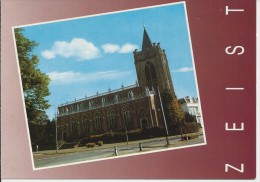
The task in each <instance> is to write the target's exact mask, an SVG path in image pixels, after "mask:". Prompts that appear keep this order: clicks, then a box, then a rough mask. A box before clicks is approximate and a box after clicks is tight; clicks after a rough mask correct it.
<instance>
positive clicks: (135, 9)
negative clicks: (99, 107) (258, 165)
mask: <svg viewBox="0 0 260 182" xmlns="http://www.w3.org/2000/svg"><path fill="white" fill-rule="evenodd" d="M177 4H183V7H184V11H185V18H186V25H187V32H188V35H189V44H190V45H189V46H190V54H191V59H192V63H193V67H194V72H193V73H194V78H195V83H196V91H197V94H198V95H197V96H198V99H199V103H200V104H199V107H200V112H201V119H202V122H201V123H202V128H203V136H204V143H200V144H194V145H188V146H181V147H176V148H173V147H172V148H169V149H162V150H156V151H147V152H143V153H135V154H129V155H122V156H117V157H110V158H101V159H94V160H89V161H81V162H72V163H67V164H61V165H53V166H48V167H37V168H36V167H35V165H34V159H33V152H32V147H31V139H30V132H29V126H28V122H27V121H28V119H27V113H26V109H25V108H26V107H25V102H24V97H23V94H22V99H23V107H24V114H25V122H26V126H27V136H28V140H29V145H30V149H29V150H30V153H31V162H32V166H33V170H41V169H49V168H54V167H62V166H69V165H74V164H82V163H89V162H95V161H102V160H107V159H117V158H122V157H128V156H135V155H143V154H147V153H156V152H162V151H168V150H176V149H181V148H190V147H195V146H202V145H207V141H206V133H205V127H204V120H203V114H202V109H201V100H200V94H199V89H198V82H197V74H196V68H195V63H194V56H193V49H192V42H191V37H190V28H189V22H188V15H187V9H186V2H185V1H181V2H176V3H168V4H162V5H155V6H147V7H142V8H133V9H129V10H122V11H114V12H108V13H101V14H95V15H88V16H81V17H76V18H68V19H62V20H54V21H48V22H42V23H34V24H28V25H20V26H13V27H12V32H13V39H14V44H15V53H16V60H17V67H18V72H19V81H20V89H21V92H22V93H23V88H22V79H21V75H20V66H19V60H18V54H17V47H16V41H15V40H16V39H15V33H14V29H15V28H22V27H28V26H33V25H42V24H47V23H48V24H49V23H56V22H62V21H69V20H75V19H81V18H89V17H96V16H102V15H109V14H116V13H123V12H129V11H137V10H143V9H150V8H157V7H164V6H170V5H177Z"/></svg>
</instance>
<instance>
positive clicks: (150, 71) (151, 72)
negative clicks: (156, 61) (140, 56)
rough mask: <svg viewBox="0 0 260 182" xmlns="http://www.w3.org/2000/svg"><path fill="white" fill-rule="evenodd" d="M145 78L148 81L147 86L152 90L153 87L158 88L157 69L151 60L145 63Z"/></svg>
mask: <svg viewBox="0 0 260 182" xmlns="http://www.w3.org/2000/svg"><path fill="white" fill-rule="evenodd" d="M145 78H146V81H147V86H148V87H149V89H150V90H152V88H154V89H155V88H157V77H156V71H155V68H154V66H153V64H152V63H151V62H147V63H146V64H145Z"/></svg>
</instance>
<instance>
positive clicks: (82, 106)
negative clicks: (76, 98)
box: [79, 103, 84, 111]
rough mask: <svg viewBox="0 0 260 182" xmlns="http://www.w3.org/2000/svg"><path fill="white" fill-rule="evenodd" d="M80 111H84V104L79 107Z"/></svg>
mask: <svg viewBox="0 0 260 182" xmlns="http://www.w3.org/2000/svg"><path fill="white" fill-rule="evenodd" d="M79 110H80V111H84V104H83V103H81V104H80V105H79Z"/></svg>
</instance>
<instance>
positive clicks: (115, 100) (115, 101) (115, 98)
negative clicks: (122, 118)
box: [114, 94, 118, 103]
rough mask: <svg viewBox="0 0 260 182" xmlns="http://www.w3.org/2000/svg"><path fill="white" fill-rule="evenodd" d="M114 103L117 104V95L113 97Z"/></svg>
mask: <svg viewBox="0 0 260 182" xmlns="http://www.w3.org/2000/svg"><path fill="white" fill-rule="evenodd" d="M114 103H118V95H117V94H116V95H115V97H114Z"/></svg>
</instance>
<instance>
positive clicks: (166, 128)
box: [158, 87, 170, 145]
mask: <svg viewBox="0 0 260 182" xmlns="http://www.w3.org/2000/svg"><path fill="white" fill-rule="evenodd" d="M158 94H159V99H160V103H161V108H162V115H163V121H164V126H165V130H166V142H167V145H170V142H169V139H168V136H169V133H168V127H167V123H166V119H165V115H164V110H163V105H162V99H161V94H160V90H159V87H158Z"/></svg>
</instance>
